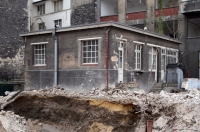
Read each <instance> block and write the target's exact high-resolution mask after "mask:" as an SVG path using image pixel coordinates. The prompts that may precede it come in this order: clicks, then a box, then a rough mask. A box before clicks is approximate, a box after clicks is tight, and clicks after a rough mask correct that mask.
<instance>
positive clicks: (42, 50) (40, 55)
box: [34, 44, 46, 65]
mask: <svg viewBox="0 0 200 132" xmlns="http://www.w3.org/2000/svg"><path fill="white" fill-rule="evenodd" d="M45 64H46V45H45V44H42V45H34V65H45Z"/></svg>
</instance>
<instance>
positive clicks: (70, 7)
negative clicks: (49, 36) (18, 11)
mask: <svg viewBox="0 0 200 132" xmlns="http://www.w3.org/2000/svg"><path fill="white" fill-rule="evenodd" d="M28 1H29V11H30V12H29V18H30V19H29V20H30V31H37V30H46V29H52V28H54V25H57V26H58V27H60V28H61V27H69V26H73V25H80V24H86V23H95V22H97V18H99V17H98V14H97V12H96V10H97V9H96V7H97V3H96V0H84V1H82V0H81V1H80V0H48V1H46V0H28Z"/></svg>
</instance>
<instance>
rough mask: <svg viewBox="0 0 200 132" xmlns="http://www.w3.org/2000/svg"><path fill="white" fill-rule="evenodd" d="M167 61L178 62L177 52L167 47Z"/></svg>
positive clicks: (170, 62) (168, 62)
mask: <svg viewBox="0 0 200 132" xmlns="http://www.w3.org/2000/svg"><path fill="white" fill-rule="evenodd" d="M166 61H167V64H172V63H177V52H176V51H175V50H172V49H167V50H166Z"/></svg>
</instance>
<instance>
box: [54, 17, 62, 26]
mask: <svg viewBox="0 0 200 132" xmlns="http://www.w3.org/2000/svg"><path fill="white" fill-rule="evenodd" d="M54 24H55V25H56V26H58V27H62V19H58V20H54Z"/></svg>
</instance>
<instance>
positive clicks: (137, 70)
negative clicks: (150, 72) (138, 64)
mask: <svg viewBox="0 0 200 132" xmlns="http://www.w3.org/2000/svg"><path fill="white" fill-rule="evenodd" d="M135 71H136V72H141V73H143V72H145V71H144V70H135Z"/></svg>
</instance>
